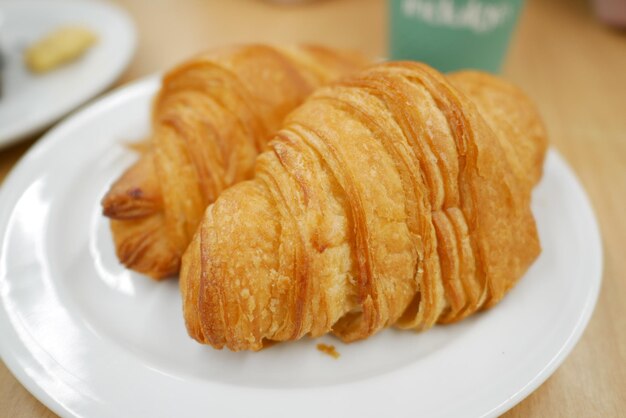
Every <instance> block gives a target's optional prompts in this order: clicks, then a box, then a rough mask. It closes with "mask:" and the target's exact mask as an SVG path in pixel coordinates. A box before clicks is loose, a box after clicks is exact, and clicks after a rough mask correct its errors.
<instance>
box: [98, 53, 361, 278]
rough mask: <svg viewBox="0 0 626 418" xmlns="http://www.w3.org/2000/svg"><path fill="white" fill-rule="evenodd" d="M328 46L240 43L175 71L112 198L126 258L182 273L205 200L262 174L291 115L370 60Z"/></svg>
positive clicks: (149, 269) (106, 205) (160, 271)
mask: <svg viewBox="0 0 626 418" xmlns="http://www.w3.org/2000/svg"><path fill="white" fill-rule="evenodd" d="M365 64H366V60H365V59H364V58H363V57H362V56H359V55H357V54H353V53H349V52H345V51H337V50H331V49H328V48H323V47H319V46H310V45H307V46H299V47H291V48H287V47H281V48H278V47H271V46H264V45H249V46H238V47H231V48H223V49H218V50H214V51H211V52H208V53H205V54H203V55H200V56H197V57H195V58H193V59H192V60H190V61H188V62H186V63H184V64H182V65H180V66H179V67H177V68H175V69H174V70H172V71H170V72H169V73H168V74H167V75H166V76H165V77H164V79H163V84H162V87H161V90H160V92H159V94H158V96H157V97H156V99H155V101H154V105H153V121H152V125H153V132H152V135H151V138H150V139H151V141H150V143H149V145H148V149H147V151H146V152H144V153H143V154H142V155H141V157H140V159H139V161H137V163H135V164H134V165H133V166H132V167H130V168H129V169H128V170H127V171H126V172H125V173H124V174H123V175H122V176H121V177H120V179H119V180H117V181H116V182H115V183H114V184H113V185H112V186H111V188H110V190H109V192H108V193H107V194H106V196H104V198H103V199H102V207H103V213H104V214H105V215H106V216H108V217H109V218H111V219H112V220H111V230H112V233H113V239H114V242H115V246H116V253H117V256H118V258H119V259H120V261H121V262H122V263H123V264H125V265H126V266H127V267H129V268H131V269H134V270H136V271H139V272H141V273H144V274H147V275H149V276H151V277H153V278H164V277H169V276H172V275H175V274H176V273H178V269H179V266H180V257H181V255H182V253H183V251H184V250H185V248H186V247H187V245H188V244H189V241H190V240H191V238H192V236H193V233H194V232H195V230H196V227H197V226H198V223H199V222H200V219H201V218H202V214H203V212H204V209H205V208H206V207H207V205H208V204H209V203H210V202H213V201H214V200H215V199H216V198H217V196H218V195H219V194H220V193H221V191H222V190H223V189H225V188H226V187H228V186H230V185H232V184H234V183H237V182H239V181H241V180H243V179H247V178H249V177H251V176H252V174H253V166H254V161H255V158H256V156H257V154H258V153H259V152H261V151H262V150H264V149H265V148H266V147H267V142H268V140H269V139H271V137H272V135H273V134H274V133H275V132H276V130H277V129H278V127H279V125H280V123H281V122H282V120H283V118H284V117H285V115H286V114H287V113H288V112H289V111H291V110H292V109H293V108H295V107H296V106H297V105H298V104H300V103H301V102H302V101H303V100H304V99H305V98H306V97H307V96H308V95H309V94H310V93H311V92H312V91H313V89H314V88H316V87H318V86H320V85H322V84H325V83H327V82H329V81H331V80H333V79H335V78H337V77H339V76H342V75H344V74H347V73H351V72H354V71H355V70H357V69H358V68H361V67H363V66H364V65H365Z"/></svg>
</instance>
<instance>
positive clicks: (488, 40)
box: [389, 0, 523, 73]
mask: <svg viewBox="0 0 626 418" xmlns="http://www.w3.org/2000/svg"><path fill="white" fill-rule="evenodd" d="M522 3H523V0H389V7H390V11H389V12H390V13H389V15H390V18H391V22H390V37H389V39H390V56H391V58H392V59H393V60H415V61H423V62H425V63H427V64H429V65H431V66H433V67H435V68H437V69H438V70H440V71H444V72H445V71H453V70H458V69H461V68H475V69H479V70H485V71H489V72H492V73H497V72H499V71H500V67H501V66H502V62H503V61H504V57H505V55H506V51H507V48H508V45H509V40H510V38H511V34H512V33H513V29H514V28H515V25H516V22H517V20H518V17H519V15H520V12H521V9H522Z"/></svg>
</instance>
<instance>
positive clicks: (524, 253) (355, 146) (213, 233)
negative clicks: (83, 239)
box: [180, 62, 546, 350]
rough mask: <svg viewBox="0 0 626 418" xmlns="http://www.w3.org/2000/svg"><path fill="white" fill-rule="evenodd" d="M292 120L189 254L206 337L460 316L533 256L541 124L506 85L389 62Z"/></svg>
mask: <svg viewBox="0 0 626 418" xmlns="http://www.w3.org/2000/svg"><path fill="white" fill-rule="evenodd" d="M283 126H284V127H283V128H282V129H281V130H280V131H279V132H278V134H277V135H276V137H275V138H274V140H273V141H272V142H271V143H270V147H269V150H268V151H267V152H264V153H263V154H261V155H260V156H259V157H258V159H257V165H256V173H255V177H254V179H253V180H251V181H246V182H243V183H240V184H239V185H236V186H234V187H232V188H230V189H228V190H226V191H225V192H224V193H223V194H222V195H221V196H220V198H219V199H217V201H216V202H215V203H214V204H212V205H211V206H209V207H208V209H207V210H206V212H205V214H204V218H203V220H202V222H201V224H200V227H199V228H198V231H197V232H196V234H195V236H194V238H193V240H192V242H191V244H190V245H189V248H188V249H187V251H186V253H185V255H184V257H183V263H182V270H181V279H180V288H181V291H182V294H183V306H184V314H185V320H186V324H187V328H188V331H189V334H190V335H191V336H192V337H193V338H195V339H196V340H198V341H199V342H201V343H205V344H210V345H212V346H214V347H216V348H222V347H228V348H229V349H231V350H259V349H260V348H262V347H263V344H264V342H265V341H268V340H274V341H285V340H295V339H298V338H301V337H302V336H304V335H310V336H313V337H315V336H319V335H322V334H325V333H328V332H332V333H333V334H335V335H337V336H338V337H340V338H341V339H343V340H344V341H354V340H358V339H362V338H366V337H368V336H370V335H372V334H374V333H376V332H378V331H379V330H381V329H383V328H385V327H389V326H396V327H399V328H407V329H414V330H424V329H427V328H429V327H431V326H433V325H434V324H435V323H437V322H440V323H446V322H453V321H458V320H460V319H462V318H464V317H466V316H468V315H470V314H472V313H474V312H476V311H478V310H480V309H483V308H487V307H490V306H493V305H494V304H495V303H497V302H498V301H499V300H500V299H502V297H503V296H504V294H505V293H506V292H507V291H508V290H509V289H510V288H511V287H512V286H513V285H514V284H515V283H516V282H517V281H518V280H519V279H520V277H521V276H522V275H523V274H524V272H525V271H526V269H527V268H528V267H529V265H530V264H531V263H532V262H533V260H534V259H535V258H536V257H537V255H538V254H539V252H540V246H539V241H538V237H537V231H536V227H535V222H534V219H533V217H532V214H531V211H530V199H531V190H532V188H533V186H534V185H535V184H536V182H537V181H538V180H539V178H540V177H541V167H542V163H543V159H544V154H545V149H546V135H545V132H544V128H543V126H542V122H541V120H540V118H539V116H538V114H537V112H536V110H535V108H534V106H533V105H532V104H531V103H530V102H529V101H528V99H527V98H526V97H525V96H524V95H523V94H522V93H521V92H520V91H519V90H518V89H517V88H515V87H513V86H512V85H510V84H508V83H506V82H504V81H502V80H499V79H497V78H495V77H493V76H489V75H486V74H481V73H476V72H462V73H457V74H452V75H449V76H447V77H446V76H443V75H442V74H440V73H438V72H436V71H435V70H433V69H431V68H430V67H428V66H426V65H423V64H418V63H408V62H401V63H386V64H381V65H377V66H375V67H371V68H369V69H367V70H365V71H363V72H361V73H359V75H357V76H353V77H349V78H346V79H343V80H341V81H339V82H337V83H334V84H333V85H331V86H328V87H325V88H321V89H319V90H318V91H316V92H315V93H314V94H313V95H312V96H311V97H310V98H309V99H308V100H307V101H306V102H305V103H304V104H303V105H302V106H300V107H299V108H298V109H297V110H296V111H294V112H293V113H292V114H291V115H290V116H289V117H288V118H287V120H286V121H285V123H284V125H283Z"/></svg>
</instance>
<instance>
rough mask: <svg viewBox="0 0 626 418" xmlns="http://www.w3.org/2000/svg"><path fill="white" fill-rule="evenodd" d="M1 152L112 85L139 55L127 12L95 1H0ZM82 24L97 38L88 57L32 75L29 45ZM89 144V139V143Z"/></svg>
mask: <svg viewBox="0 0 626 418" xmlns="http://www.w3.org/2000/svg"><path fill="white" fill-rule="evenodd" d="M0 15H2V17H1V20H2V24H0V50H1V51H2V55H3V61H4V66H3V69H2V81H1V82H2V96H1V97H0V148H3V147H5V146H8V145H9V144H12V143H14V142H16V141H18V140H20V139H22V138H25V137H27V136H29V135H32V134H35V133H37V132H39V131H41V130H42V129H44V128H46V127H47V126H49V125H51V124H52V123H53V122H55V121H56V120H58V119H59V118H61V117H62V116H64V115H65V114H67V113H68V112H70V111H72V110H73V109H75V108H76V107H78V106H79V105H81V104H82V103H84V102H86V101H87V100H89V99H91V98H92V97H94V96H95V95H96V94H98V93H100V92H101V91H103V90H104V89H105V88H106V87H108V86H110V85H111V84H112V83H113V82H114V81H115V80H116V79H117V78H118V77H119V76H120V74H121V73H122V71H123V70H124V69H125V68H126V66H127V65H128V63H129V62H130V59H131V58H132V56H133V53H134V50H135V43H136V39H135V29H134V25H133V23H132V21H131V19H130V18H129V17H128V15H127V14H126V12H124V11H123V10H122V9H120V8H119V7H117V6H114V5H112V4H109V3H104V2H100V1H94V0H82V1H80V0H55V1H44V0H12V1H6V0H0ZM68 24H69V25H82V26H86V27H87V28H89V29H91V30H92V31H93V32H94V33H96V34H97V36H98V41H97V42H96V43H95V44H94V45H93V46H92V47H91V48H90V49H89V50H87V52H86V53H85V54H84V55H82V56H81V57H79V58H78V59H76V60H75V61H73V62H71V63H68V64H66V65H64V66H62V67H59V68H57V69H54V70H52V71H49V72H47V73H44V74H33V73H31V72H30V71H29V70H28V68H27V67H26V66H25V65H24V62H23V54H24V49H25V48H26V46H28V45H30V44H32V43H33V42H34V41H37V40H39V39H40V38H42V37H43V36H44V35H46V34H48V33H50V32H51V31H53V30H55V29H57V28H58V27H60V26H63V25H68ZM87 140H88V139H87Z"/></svg>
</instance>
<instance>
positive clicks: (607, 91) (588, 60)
mask: <svg viewBox="0 0 626 418" xmlns="http://www.w3.org/2000/svg"><path fill="white" fill-rule="evenodd" d="M116 3H118V4H120V5H121V6H122V7H124V8H126V9H127V10H128V11H129V12H130V14H131V15H132V16H133V17H134V19H135V22H136V24H137V29H138V35H139V43H138V48H137V53H136V55H135V57H134V59H133V61H132V62H131V64H130V67H129V68H128V70H127V71H126V72H125V73H124V75H123V76H122V78H121V80H120V81H119V83H118V84H123V83H126V82H129V81H132V80H135V79H137V78H138V77H141V76H144V75H146V74H150V73H153V72H155V71H159V70H163V69H167V68H168V67H170V66H172V65H174V64H175V63H177V62H179V61H180V60H182V59H184V58H186V57H188V56H189V55H191V54H193V53H195V52H197V51H200V50H202V49H204V48H207V47H211V46H215V45H223V44H227V43H232V42H250V41H257V42H264V41H269V42H285V41H291V42H297V41H314V42H320V43H326V44H329V45H335V46H341V47H351V48H356V49H360V50H362V51H364V52H366V53H369V54H371V55H373V56H382V55H385V53H386V39H387V37H386V32H387V12H386V2H385V1H384V0H326V1H320V2H319V3H314V4H309V5H303V6H292V7H286V6H275V5H272V4H269V3H265V2H262V1H258V0H229V1H224V0H188V1H180V0H178V1H175V0H152V1H148V0H117V1H116ZM504 75H505V76H506V77H507V78H508V79H510V80H512V81H514V82H515V83H517V84H518V85H520V86H521V87H523V88H524V89H525V90H526V91H527V93H528V94H529V95H530V96H531V97H532V98H534V99H535V101H536V102H537V103H538V105H539V107H540V110H541V112H542V114H543V115H544V117H545V120H546V123H547V126H548V129H549V133H550V139H551V142H552V145H553V146H554V147H556V148H557V149H558V150H559V152H561V153H562V154H563V155H564V156H565V158H566V159H567V160H568V161H569V163H570V164H571V166H572V167H573V168H574V170H575V171H576V173H577V174H578V176H579V178H580V180H581V181H582V183H583V185H584V186H585V188H586V189H587V192H588V193H589V195H590V197H591V200H592V202H593V205H594V208H595V211H596V214H597V216H598V219H599V222H600V226H601V229H602V236H603V242H604V277H603V284H602V290H601V293H600V297H599V300H598V305H597V307H596V310H595V313H594V315H593V317H592V319H591V322H590V323H589V326H588V328H587V330H586V331H585V333H584V335H583V337H582V339H581V341H580V342H579V343H578V345H577V346H576V348H575V349H574V350H573V352H572V354H571V355H570V356H569V357H568V358H567V360H565V362H564V363H563V365H562V366H561V367H560V368H559V369H558V370H557V371H556V373H554V375H553V376H552V377H550V378H549V379H548V380H547V381H546V383H544V384H543V385H542V386H541V387H540V388H539V389H538V390H536V391H535V392H534V393H533V394H532V395H530V397H528V398H527V399H526V400H524V401H522V402H521V403H520V404H519V405H517V406H516V407H515V408H513V409H512V410H511V411H509V412H508V413H507V414H505V416H507V417H592V416H593V417H616V416H620V415H621V416H624V414H626V253H625V252H626V210H625V209H624V208H625V207H626V31H617V30H613V29H609V28H607V27H604V26H602V25H601V24H599V23H598V22H597V21H596V20H595V19H594V17H593V15H592V13H591V11H590V7H589V5H588V3H587V2H585V1H582V0H529V1H528V2H527V7H526V9H525V11H524V14H523V16H522V20H521V23H520V27H519V29H518V31H517V33H516V36H515V38H514V40H513V42H512V45H511V49H510V52H509V55H508V58H507V62H506V65H505V68H504ZM35 139H36V138H33V139H30V140H29V141H26V142H23V143H22V144H20V145H17V146H14V147H12V148H9V149H5V150H2V151H0V181H1V180H2V179H4V177H5V176H6V174H7V172H8V171H9V170H10V169H11V167H12V166H13V165H14V164H15V163H16V162H17V160H18V159H19V158H20V157H21V156H22V154H24V152H25V151H26V150H27V149H28V148H29V146H30V145H31V144H32V143H33V141H34V140H35ZM555 303H558V300H555ZM546 320H549V318H546ZM503 373H506V370H503ZM0 416H2V417H48V416H54V414H52V413H51V412H50V411H49V410H48V409H47V408H46V407H45V406H43V405H42V404H41V403H39V402H38V401H37V400H36V399H35V398H34V397H32V396H31V395H30V394H29V393H28V392H27V391H26V390H25V389H24V388H23V387H22V386H21V385H20V384H19V383H18V382H17V381H16V380H15V378H14V377H13V376H12V375H11V374H10V373H9V371H8V370H7V369H6V367H5V366H4V365H3V364H2V363H1V362H0Z"/></svg>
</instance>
